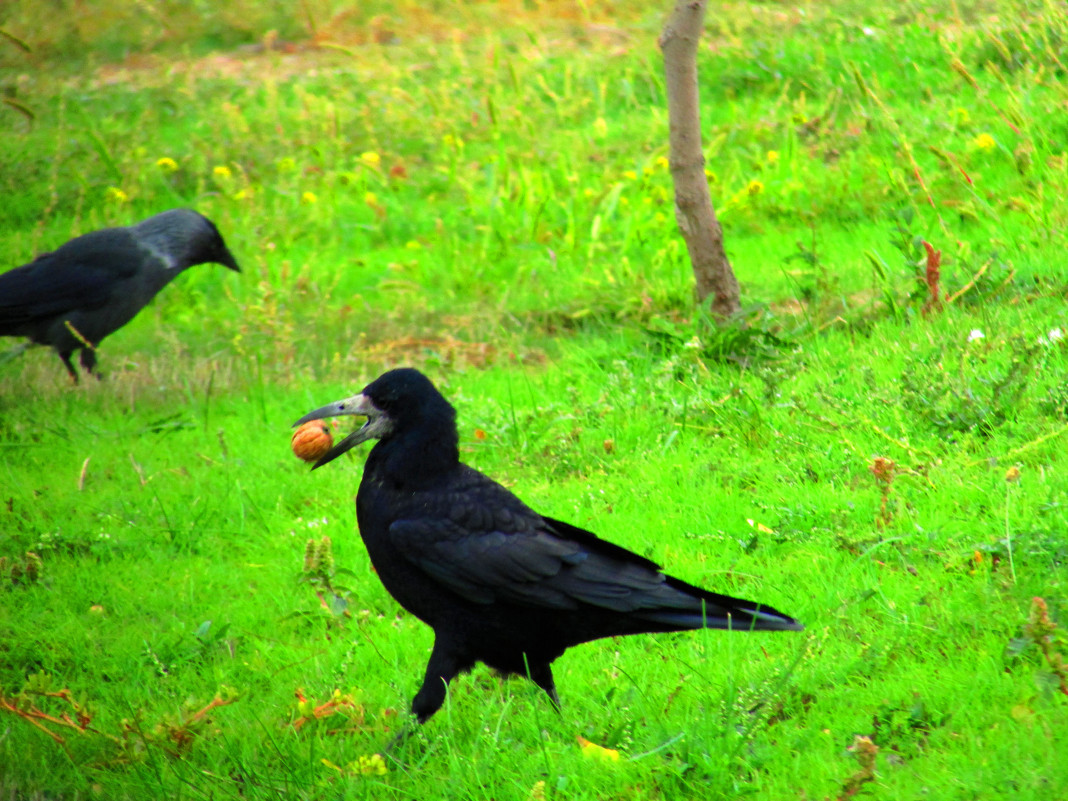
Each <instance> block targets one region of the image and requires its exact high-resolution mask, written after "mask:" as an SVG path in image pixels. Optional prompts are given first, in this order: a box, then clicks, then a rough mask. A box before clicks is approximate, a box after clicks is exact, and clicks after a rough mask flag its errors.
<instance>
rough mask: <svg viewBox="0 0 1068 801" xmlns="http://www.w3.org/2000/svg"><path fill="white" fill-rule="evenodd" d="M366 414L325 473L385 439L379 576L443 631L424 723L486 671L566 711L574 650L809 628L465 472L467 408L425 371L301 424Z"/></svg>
mask: <svg viewBox="0 0 1068 801" xmlns="http://www.w3.org/2000/svg"><path fill="white" fill-rule="evenodd" d="M342 414H360V415H366V416H367V417H368V421H367V423H366V425H364V427H363V428H361V429H359V430H358V431H356V432H353V433H352V434H350V435H349V436H348V437H346V438H345V439H344V440H343V441H342V442H340V443H338V444H337V445H336V446H335V447H334V448H333V449H332V450H331V451H330V452H329V453H327V454H326V456H324V457H323V458H322V459H321V460H320V461H319V462H318V463H317V464H316V465H315V466H316V467H319V466H321V465H323V464H325V463H327V462H329V461H331V460H332V459H334V458H336V457H337V456H339V455H340V454H341V453H343V452H344V451H346V450H348V449H349V448H351V447H353V445H356V444H358V443H359V442H362V441H364V440H366V439H370V438H378V439H379V442H378V443H377V444H376V445H375V446H374V448H373V449H372V450H371V453H370V455H369V456H368V458H367V463H366V465H365V467H364V472H363V480H362V482H361V483H360V489H359V493H358V494H357V496H356V511H357V519H358V522H359V527H360V534H361V535H362V537H363V540H364V543H365V544H366V546H367V551H368V554H369V555H370V558H371V562H372V564H373V565H374V567H375V570H376V572H377V573H378V576H379V578H380V579H381V580H382V583H383V584H384V585H385V587H386V589H387V590H388V591H389V592H390V594H391V595H392V596H393V597H394V598H396V599H397V601H398V602H399V603H400V604H401V606H403V607H404V608H405V609H407V610H408V611H409V612H411V613H412V614H413V615H415V616H416V617H418V618H419V619H420V620H422V621H423V622H425V623H426V624H427V625H429V626H430V627H432V628H433V629H434V636H435V640H434V648H433V651H432V653H431V656H430V663H429V664H428V665H427V670H426V677H425V679H424V681H423V685H422V687H421V689H420V690H419V692H418V694H417V695H416V696H415V700H414V701H413V703H412V711H413V712H414V713H415V715H416V716H417V717H418V719H419V720H420V722H422V721H425V720H426V719H427V718H429V717H430V716H431V715H433V714H434V712H436V711H437V710H438V709H439V708H440V707H441V705H442V703H443V701H444V699H445V685H446V684H447V683H448V682H449V681H450V680H451V679H452V678H453V677H454V676H456V675H457V674H458V673H460V672H463V671H465V670H468V669H470V668H471V667H472V666H473V665H474V663H475V662H476V661H481V662H484V663H486V664H487V665H489V666H490V667H493V668H496V669H497V670H500V671H502V672H504V673H517V674H520V675H525V676H526V675H529V677H530V678H531V679H532V680H533V681H534V682H535V683H537V685H538V686H540V687H541V688H543V689H544V690H545V691H546V692H547V693H548V694H549V696H550V698H551V699H552V700H553V701H554V702H558V699H557V695H556V688H555V685H554V683H553V676H552V670H551V667H550V665H551V663H552V662H553V660H555V659H556V658H557V657H559V656H560V655H561V654H562V653H563V652H564V650H565V649H567V648H570V647H571V646H573V645H577V644H579V643H583V642H587V641H589V640H595V639H598V638H601V637H611V636H616V635H622V634H639V633H643V632H664V631H682V630H687V629H698V628H731V629H735V630H741V631H751V630H787V631H799V630H801V629H802V626H801V624H799V623H798V622H797V621H795V620H794V619H793V618H790V617H787V616H786V615H783V614H781V613H780V612H778V611H776V610H775V609H772V608H771V607H769V606H766V605H762V604H756V603H753V602H750V601H743V600H740V599H737V598H730V597H728V596H725V595H717V594H715V593H712V592H708V591H706V590H703V589H701V588H699V587H694V586H692V585H690V584H687V583H685V582H683V581H680V580H678V579H675V578H672V577H671V576H667V575H665V574H664V573H663V572H661V570H660V568H659V567H658V566H657V565H656V564H655V563H653V562H651V561H649V560H648V559H645V558H643V557H641V556H638V555H637V554H634V553H631V552H630V551H628V550H626V549H624V548H621V547H619V546H617V545H613V544H612V543H610V542H606V541H605V540H602V539H599V538H598V537H597V536H595V535H594V534H591V533H590V532H588V531H584V530H583V529H580V528H576V527H575V526H572V525H569V524H568V523H563V522H561V521H559V520H554V519H552V518H549V517H545V516H544V515H539V514H538V513H537V512H535V511H533V510H532V509H530V508H529V507H528V506H526V505H525V504H524V503H523V502H522V501H520V500H519V499H518V498H517V497H516V496H515V495H513V494H512V493H511V492H510V491H509V490H507V489H506V488H505V487H503V486H501V485H500V484H498V483H497V482H495V481H493V480H492V479H490V478H488V477H487V476H485V475H483V474H482V473H479V472H478V471H477V470H474V469H472V468H471V467H468V466H467V465H465V464H462V463H461V462H460V460H459V450H458V435H457V430H456V422H455V417H456V415H455V411H454V409H453V407H452V406H451V405H450V404H449V403H448V401H446V400H445V398H443V397H442V396H441V394H440V393H439V392H438V391H437V390H436V389H435V388H434V386H433V384H431V382H430V381H429V380H428V379H427V378H426V377H425V376H423V375H422V374H421V373H419V372H418V371H416V370H413V369H400V370H393V371H390V372H388V373H386V374H384V375H383V376H381V377H380V378H378V379H377V380H376V381H374V382H372V383H371V384H369V385H368V386H367V387H366V388H365V389H364V390H363V392H362V393H361V394H360V395H357V396H354V397H352V398H348V399H346V400H344V401H339V402H337V403H334V404H330V405H329V406H324V407H323V408H321V409H318V410H316V411H314V412H311V413H310V414H308V415H306V416H305V417H304V418H302V419H301V420H300V421H298V422H299V423H303V422H306V421H308V420H315V419H321V418H324V417H331V416H336V415H342Z"/></svg>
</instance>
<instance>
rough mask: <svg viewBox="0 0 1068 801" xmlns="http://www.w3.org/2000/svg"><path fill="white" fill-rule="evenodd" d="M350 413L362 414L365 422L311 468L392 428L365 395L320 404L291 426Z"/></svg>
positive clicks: (388, 421)
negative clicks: (324, 404)
mask: <svg viewBox="0 0 1068 801" xmlns="http://www.w3.org/2000/svg"><path fill="white" fill-rule="evenodd" d="M352 414H356V415H364V416H365V417H367V422H366V423H364V424H363V426H361V427H360V428H358V429H356V430H355V431H353V432H352V433H351V434H349V435H348V436H347V437H345V438H344V439H343V440H341V442H339V443H337V444H336V445H335V446H334V447H333V448H331V449H330V450H329V451H327V452H326V454H325V455H323V457H322V458H321V459H319V461H317V462H316V463H315V464H314V465H312V470H315V469H316V468H318V467H322V466H323V465H324V464H327V463H328V462H332V461H334V459H336V458H337V457H339V456H340V455H341V454H343V453H344V452H345V451H347V450H349V449H351V448H354V447H356V446H357V445H359V444H360V443H361V442H366V441H367V440H369V439H376V438H380V437H383V436H385V435H386V434H388V433H389V432H390V431H391V430H392V428H393V424H392V422H390V420H389V418H388V417H386V416H385V415H384V414H383V413H382V410H381V409H379V408H378V407H377V406H375V405H374V404H373V403H372V402H371V399H370V398H368V397H367V396H366V395H353V396H352V397H351V398H346V399H345V400H340V401H335V402H334V403H328V404H327V405H326V406H322V407H320V408H318V409H316V410H315V411H314V412H308V413H307V414H306V415H304V416H303V417H302V418H300V419H299V420H297V422H295V423H294V424H293V426H294V428H295V427H296V426H300V425H304V423H307V422H309V421H311V420H322V419H324V418H327V417H343V416H345V415H352Z"/></svg>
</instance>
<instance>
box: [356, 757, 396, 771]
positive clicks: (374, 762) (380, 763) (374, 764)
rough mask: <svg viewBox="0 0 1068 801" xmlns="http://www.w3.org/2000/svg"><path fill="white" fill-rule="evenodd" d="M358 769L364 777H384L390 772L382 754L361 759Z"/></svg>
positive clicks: (357, 765) (357, 764)
mask: <svg viewBox="0 0 1068 801" xmlns="http://www.w3.org/2000/svg"><path fill="white" fill-rule="evenodd" d="M356 769H357V770H358V771H359V772H360V775H362V776H384V775H385V774H386V773H387V772H388V768H386V760H384V759H382V755H381V754H371V756H369V757H366V756H362V757H360V759H359V761H358V762H357V763H356Z"/></svg>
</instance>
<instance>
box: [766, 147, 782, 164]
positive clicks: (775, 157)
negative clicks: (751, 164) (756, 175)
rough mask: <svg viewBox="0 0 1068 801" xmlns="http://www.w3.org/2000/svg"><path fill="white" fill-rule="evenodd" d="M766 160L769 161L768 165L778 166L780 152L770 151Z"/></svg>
mask: <svg viewBox="0 0 1068 801" xmlns="http://www.w3.org/2000/svg"><path fill="white" fill-rule="evenodd" d="M766 158H767V160H768V164H778V163H779V151H778V150H769V151H768V154H767V156H766Z"/></svg>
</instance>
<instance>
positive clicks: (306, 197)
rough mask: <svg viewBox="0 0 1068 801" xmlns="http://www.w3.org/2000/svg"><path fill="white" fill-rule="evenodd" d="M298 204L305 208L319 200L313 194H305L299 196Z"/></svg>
mask: <svg viewBox="0 0 1068 801" xmlns="http://www.w3.org/2000/svg"><path fill="white" fill-rule="evenodd" d="M300 202H301V203H303V204H304V205H305V206H310V205H311V204H312V203H318V202H319V198H317V197H316V196H315V193H314V192H305V193H304V194H303V195H301V196H300Z"/></svg>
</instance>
